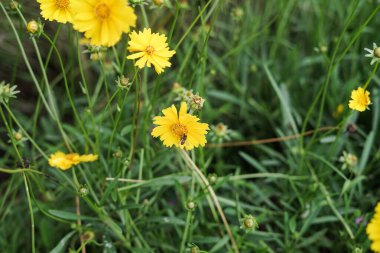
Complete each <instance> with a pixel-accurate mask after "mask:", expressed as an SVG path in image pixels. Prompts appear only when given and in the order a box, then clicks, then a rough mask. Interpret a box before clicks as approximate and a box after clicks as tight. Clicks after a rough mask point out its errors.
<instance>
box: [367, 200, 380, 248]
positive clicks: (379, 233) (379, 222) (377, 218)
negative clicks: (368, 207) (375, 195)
mask: <svg viewBox="0 0 380 253" xmlns="http://www.w3.org/2000/svg"><path fill="white" fill-rule="evenodd" d="M366 232H367V235H368V238H369V239H370V240H371V241H372V244H371V249H372V250H373V251H374V252H377V253H379V252H380V202H379V203H377V206H376V208H375V215H374V216H373V217H372V220H371V221H370V222H369V223H368V225H367V229H366Z"/></svg>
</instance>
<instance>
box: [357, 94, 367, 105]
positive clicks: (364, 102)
mask: <svg viewBox="0 0 380 253" xmlns="http://www.w3.org/2000/svg"><path fill="white" fill-rule="evenodd" d="M358 103H359V104H361V105H364V106H367V105H368V104H369V103H368V99H367V97H366V96H365V94H363V95H361V96H360V97H359V98H358Z"/></svg>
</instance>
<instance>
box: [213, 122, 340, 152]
mask: <svg viewBox="0 0 380 253" xmlns="http://www.w3.org/2000/svg"><path fill="white" fill-rule="evenodd" d="M338 129H339V128H338V127H333V126H327V127H321V128H318V129H315V130H309V131H306V132H303V133H300V134H294V135H288V136H283V137H277V138H269V139H261V140H253V141H237V142H229V143H210V144H207V145H206V147H208V148H214V147H238V146H249V145H258V144H265V143H273V142H283V141H288V140H293V139H297V138H299V137H303V136H308V135H311V134H313V133H315V132H323V131H332V130H338Z"/></svg>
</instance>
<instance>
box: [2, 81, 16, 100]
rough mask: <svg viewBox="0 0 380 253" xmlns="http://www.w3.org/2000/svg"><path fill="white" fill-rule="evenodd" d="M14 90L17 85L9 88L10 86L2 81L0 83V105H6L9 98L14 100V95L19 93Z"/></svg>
mask: <svg viewBox="0 0 380 253" xmlns="http://www.w3.org/2000/svg"><path fill="white" fill-rule="evenodd" d="M16 88H17V85H13V86H11V85H10V84H5V82H4V81H2V82H0V103H1V102H3V103H8V101H9V99H10V98H16V94H17V93H20V91H18V90H16Z"/></svg>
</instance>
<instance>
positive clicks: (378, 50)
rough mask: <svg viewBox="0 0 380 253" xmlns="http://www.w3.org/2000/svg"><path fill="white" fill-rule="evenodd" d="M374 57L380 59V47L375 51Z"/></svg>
mask: <svg viewBox="0 0 380 253" xmlns="http://www.w3.org/2000/svg"><path fill="white" fill-rule="evenodd" d="M373 55H374V56H375V57H376V58H380V47H377V48H375V49H374V50H373Z"/></svg>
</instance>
